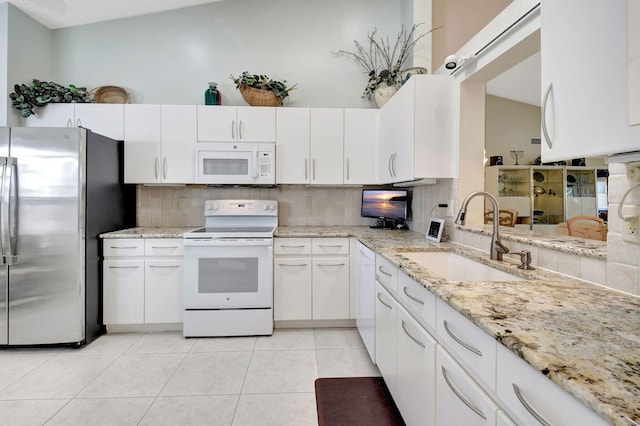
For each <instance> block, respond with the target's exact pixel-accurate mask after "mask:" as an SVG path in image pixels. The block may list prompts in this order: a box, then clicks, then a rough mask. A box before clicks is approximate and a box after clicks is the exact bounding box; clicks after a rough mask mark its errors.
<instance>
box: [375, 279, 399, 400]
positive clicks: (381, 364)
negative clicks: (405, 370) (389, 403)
mask: <svg viewBox="0 0 640 426" xmlns="http://www.w3.org/2000/svg"><path fill="white" fill-rule="evenodd" d="M397 311H398V303H397V302H396V301H395V299H394V298H393V297H392V296H391V294H390V293H389V292H388V291H387V290H386V289H385V288H384V287H382V285H381V284H380V283H379V282H376V364H377V365H378V369H379V370H380V373H382V377H384V381H385V383H386V384H387V387H388V388H389V391H390V392H391V395H392V396H393V398H394V400H395V399H396V398H397V395H398V355H397V350H396V349H397V344H398V341H397V330H396V317H397Z"/></svg>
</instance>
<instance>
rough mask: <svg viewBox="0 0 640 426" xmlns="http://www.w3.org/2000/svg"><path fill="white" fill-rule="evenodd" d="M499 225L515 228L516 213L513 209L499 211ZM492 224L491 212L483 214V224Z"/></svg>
mask: <svg viewBox="0 0 640 426" xmlns="http://www.w3.org/2000/svg"><path fill="white" fill-rule="evenodd" d="M498 215H499V222H498V223H499V224H500V225H501V226H510V227H512V228H513V227H514V226H516V221H517V220H518V211H517V210H513V209H499V210H498ZM489 222H493V210H489V211H486V212H484V223H489Z"/></svg>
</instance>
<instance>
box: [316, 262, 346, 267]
mask: <svg viewBox="0 0 640 426" xmlns="http://www.w3.org/2000/svg"><path fill="white" fill-rule="evenodd" d="M316 265H318V266H344V265H345V264H344V262H343V263H316Z"/></svg>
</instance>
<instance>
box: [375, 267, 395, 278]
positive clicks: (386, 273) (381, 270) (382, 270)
mask: <svg viewBox="0 0 640 426" xmlns="http://www.w3.org/2000/svg"><path fill="white" fill-rule="evenodd" d="M378 271H380V272H381V273H382V274H384V275H386V276H388V277H392V276H393V274H390V273H388V272H385V270H384V269H382V266H378Z"/></svg>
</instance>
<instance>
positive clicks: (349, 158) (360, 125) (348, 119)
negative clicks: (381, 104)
mask: <svg viewBox="0 0 640 426" xmlns="http://www.w3.org/2000/svg"><path fill="white" fill-rule="evenodd" d="M379 111H380V110H378V109H345V110H344V183H345V184H346V185H358V184H360V185H366V184H371V183H374V182H376V178H375V167H374V164H375V158H376V154H377V149H378V117H379Z"/></svg>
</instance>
